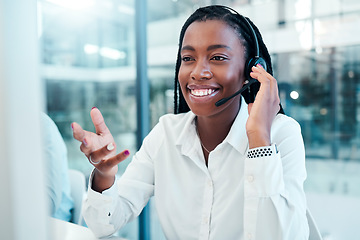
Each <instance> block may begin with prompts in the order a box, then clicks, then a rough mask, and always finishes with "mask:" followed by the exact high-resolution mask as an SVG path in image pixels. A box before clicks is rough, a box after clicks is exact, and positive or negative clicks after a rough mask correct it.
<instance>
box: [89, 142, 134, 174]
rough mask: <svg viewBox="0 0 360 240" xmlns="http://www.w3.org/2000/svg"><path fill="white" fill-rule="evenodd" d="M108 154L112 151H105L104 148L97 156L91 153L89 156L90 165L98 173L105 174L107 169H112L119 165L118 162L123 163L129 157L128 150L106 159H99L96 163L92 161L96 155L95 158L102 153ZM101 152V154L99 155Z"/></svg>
mask: <svg viewBox="0 0 360 240" xmlns="http://www.w3.org/2000/svg"><path fill="white" fill-rule="evenodd" d="M106 151H107V152H109V151H112V150H107V149H106V147H104V149H100V150H99V152H98V155H96V152H93V153H92V154H91V156H89V161H90V163H91V164H92V165H94V166H95V167H96V168H97V169H98V170H99V171H101V172H106V171H108V170H109V169H112V168H113V167H114V166H116V165H117V164H119V163H120V162H122V161H124V160H125V159H126V158H127V157H128V156H129V155H130V152H129V150H125V151H123V152H121V153H119V154H117V155H115V156H113V157H110V158H108V159H99V160H98V161H95V160H93V156H94V155H96V157H99V156H100V155H101V154H103V153H104V152H106ZM100 152H102V153H100Z"/></svg>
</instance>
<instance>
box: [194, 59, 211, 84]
mask: <svg viewBox="0 0 360 240" xmlns="http://www.w3.org/2000/svg"><path fill="white" fill-rule="evenodd" d="M212 77H213V73H212V72H211V69H210V66H209V64H208V63H206V62H204V61H198V62H197V63H196V65H195V66H194V69H193V70H192V71H191V78H192V79H193V80H208V79H211V78H212Z"/></svg>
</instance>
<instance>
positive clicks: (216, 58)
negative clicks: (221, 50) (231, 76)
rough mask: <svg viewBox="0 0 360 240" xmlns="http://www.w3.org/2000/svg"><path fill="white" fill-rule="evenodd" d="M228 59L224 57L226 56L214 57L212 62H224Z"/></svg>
mask: <svg viewBox="0 0 360 240" xmlns="http://www.w3.org/2000/svg"><path fill="white" fill-rule="evenodd" d="M226 59H227V58H226V57H224V56H218V55H217V56H213V57H212V58H211V60H215V61H224V60H226Z"/></svg>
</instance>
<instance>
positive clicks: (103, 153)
mask: <svg viewBox="0 0 360 240" xmlns="http://www.w3.org/2000/svg"><path fill="white" fill-rule="evenodd" d="M80 148H81V147H80ZM83 148H86V146H84V147H83ZM114 149H115V144H114V143H109V144H108V145H107V146H104V147H102V148H100V149H98V150H96V151H93V152H91V153H90V154H89V155H88V158H89V160H90V162H91V163H92V164H96V163H99V162H100V161H101V160H103V159H106V158H108V157H107V156H108V155H109V154H110V153H111V152H113V151H114ZM81 150H83V149H81Z"/></svg>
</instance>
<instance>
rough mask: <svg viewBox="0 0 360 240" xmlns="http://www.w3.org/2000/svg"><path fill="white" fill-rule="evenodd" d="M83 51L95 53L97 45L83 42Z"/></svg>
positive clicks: (97, 48) (97, 49) (97, 50)
mask: <svg viewBox="0 0 360 240" xmlns="http://www.w3.org/2000/svg"><path fill="white" fill-rule="evenodd" d="M84 52H85V53H86V54H95V53H98V52H99V47H98V46H96V45H92V44H85V46H84Z"/></svg>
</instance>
